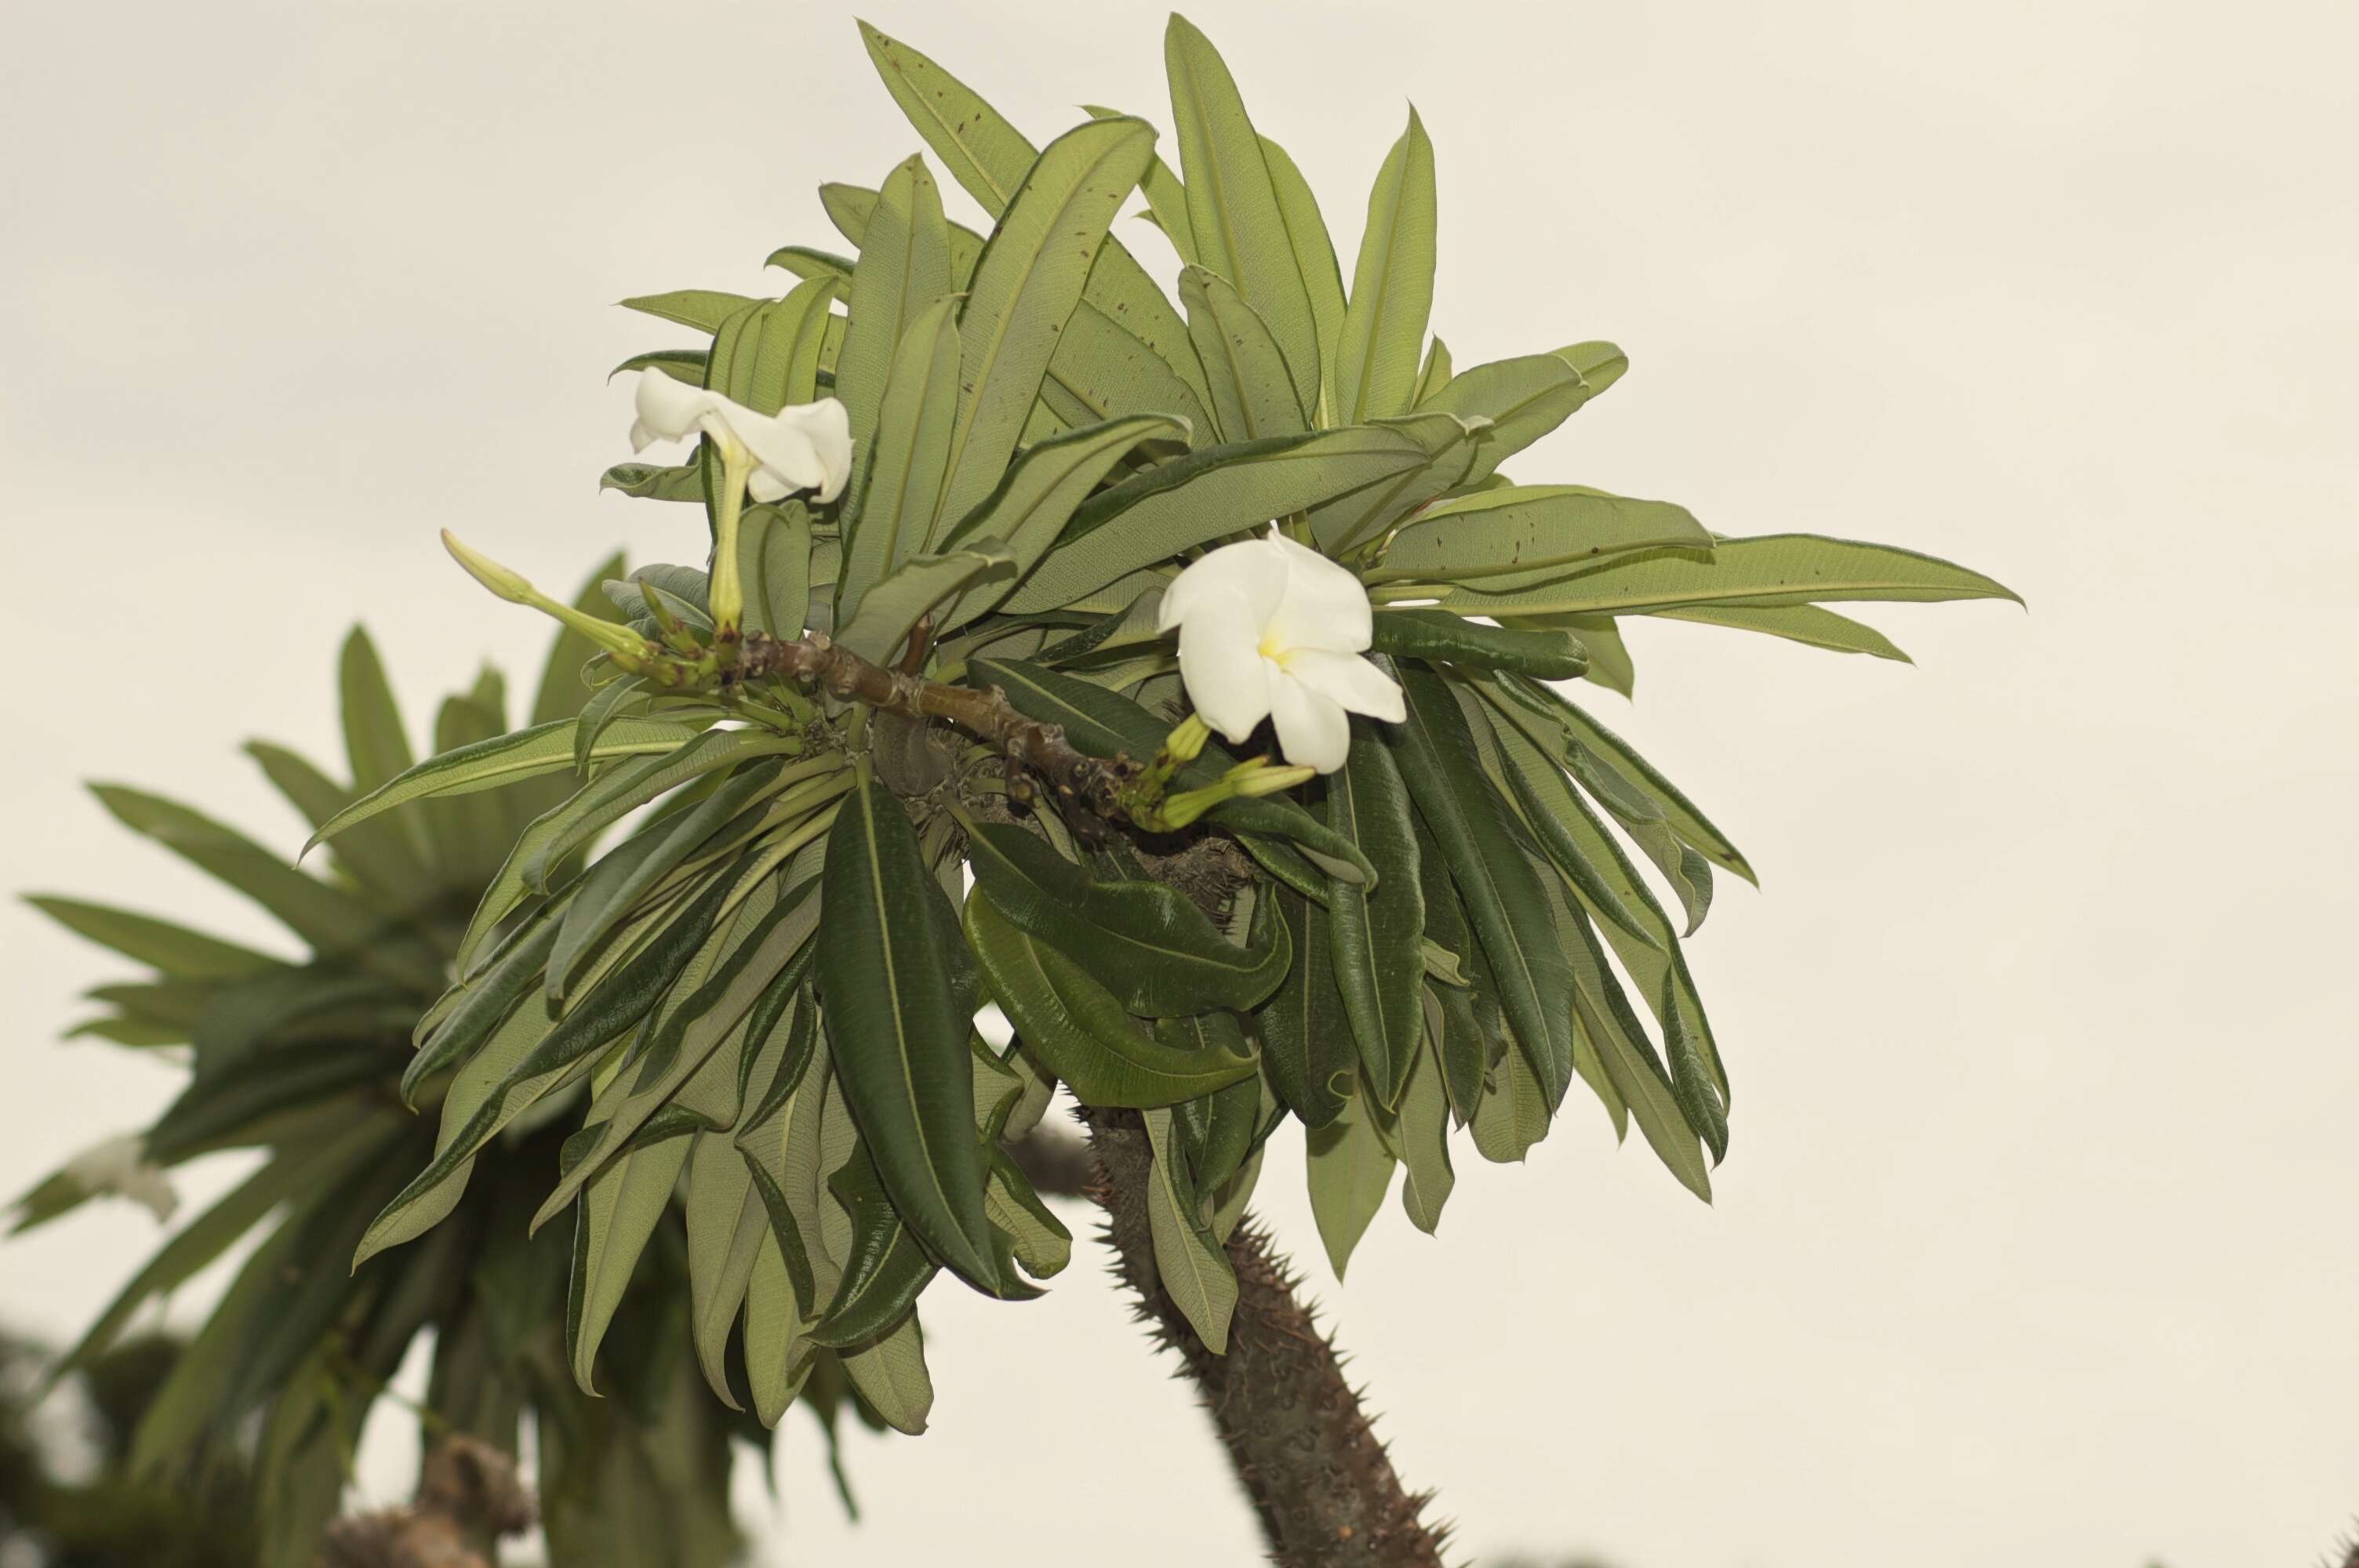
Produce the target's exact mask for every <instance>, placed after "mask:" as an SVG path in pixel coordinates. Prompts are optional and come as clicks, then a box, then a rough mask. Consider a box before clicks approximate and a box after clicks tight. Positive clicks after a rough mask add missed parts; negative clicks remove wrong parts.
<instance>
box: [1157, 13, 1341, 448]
mask: <svg viewBox="0 0 2359 1568" xmlns="http://www.w3.org/2000/svg"><path fill="white" fill-rule="evenodd" d="M1163 60H1164V69H1165V71H1166V72H1167V74H1168V75H1169V78H1170V83H1171V119H1172V133H1173V135H1174V138H1175V139H1176V140H1177V141H1178V142H1179V144H1180V175H1181V178H1184V179H1185V180H1186V181H1187V193H1188V226H1189V232H1190V235H1191V236H1192V238H1193V239H1194V242H1195V253H1196V255H1195V259H1196V261H1197V263H1198V264H1199V265H1202V266H1204V267H1205V268H1207V269H1209V270H1210V271H1212V272H1214V273H1217V274H1219V275H1220V276H1223V277H1224V278H1227V279H1228V280H1229V281H1230V282H1231V283H1234V285H1236V287H1237V292H1238V293H1239V294H1241V295H1243V296H1244V297H1245V301H1246V302H1247V303H1248V304H1250V305H1251V306H1252V307H1253V308H1254V309H1255V310H1256V311H1258V312H1259V313H1260V315H1261V318H1262V319H1263V320H1265V321H1266V322H1268V323H1269V328H1270V330H1271V332H1272V333H1273V334H1274V335H1275V336H1276V337H1277V342H1278V346H1279V348H1280V350H1281V351H1283V353H1284V354H1285V356H1286V362H1287V365H1288V368H1289V371H1290V373H1291V374H1292V377H1293V381H1294V393H1295V401H1296V402H1297V403H1298V404H1299V406H1302V407H1305V408H1316V407H1317V406H1319V376H1320V352H1319V351H1320V342H1319V326H1318V319H1317V316H1316V315H1315V314H1314V312H1313V311H1312V309H1311V305H1310V291H1309V289H1308V288H1307V287H1306V286H1305V285H1304V282H1303V274H1302V268H1301V265H1300V264H1299V263H1298V262H1297V261H1296V259H1295V250H1294V241H1293V237H1292V235H1291V234H1290V232H1288V227H1287V221H1286V214H1285V212H1284V211H1283V210H1282V209H1281V208H1280V206H1279V202H1278V197H1277V185H1276V183H1275V181H1274V180H1273V179H1272V178H1271V175H1270V168H1269V160H1268V158H1267V157H1266V155H1265V154H1264V152H1263V150H1262V140H1261V136H1260V135H1259V134H1258V133H1257V132H1256V131H1255V129H1254V126H1253V121H1252V120H1251V119H1250V118H1248V117H1247V115H1246V114H1245V101H1244V100H1243V99H1242V98H1241V97H1239V96H1238V93H1237V84H1236V81H1235V80H1234V78H1232V77H1231V76H1230V75H1229V68H1228V67H1227V65H1226V64H1224V63H1223V61H1222V59H1221V57H1220V53H1219V51H1218V50H1216V49H1213V48H1212V40H1211V39H1209V38H1205V37H1204V35H1203V34H1202V33H1201V32H1199V31H1197V30H1196V28H1195V27H1193V26H1191V25H1190V23H1189V22H1188V21H1187V19H1186V18H1184V17H1182V16H1177V15H1174V16H1172V18H1171V21H1170V25H1169V27H1168V28H1167V29H1166V31H1165V33H1164V38H1163Z"/></svg>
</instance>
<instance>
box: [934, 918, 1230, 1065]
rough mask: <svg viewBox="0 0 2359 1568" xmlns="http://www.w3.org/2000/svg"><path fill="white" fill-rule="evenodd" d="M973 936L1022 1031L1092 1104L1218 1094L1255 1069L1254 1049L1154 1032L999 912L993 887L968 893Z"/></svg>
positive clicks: (995, 993) (1030, 1047) (997, 992)
mask: <svg viewBox="0 0 2359 1568" xmlns="http://www.w3.org/2000/svg"><path fill="white" fill-rule="evenodd" d="M964 924H965V929H966V938H967V943H968V945H969V946H971V947H973V950H974V956H975V958H976V959H977V961H978V962H980V963H981V965H982V966H983V973H984V979H985V981H986V982H987V983H988V985H989V987H990V990H991V997H992V1000H995V1001H996V1002H997V1003H998V1004H999V1005H1000V1007H1001V1009H1002V1010H1003V1011H1006V1014H1007V1018H1008V1022H1010V1023H1012V1024H1013V1025H1015V1028H1016V1035H1017V1037H1018V1038H1020V1039H1021V1040H1022V1041H1023V1042H1024V1047H1025V1049H1026V1050H1027V1051H1029V1052H1030V1053H1031V1054H1033V1055H1034V1056H1035V1057H1036V1058H1038V1060H1039V1062H1040V1063H1041V1064H1042V1065H1044V1066H1046V1067H1047V1068H1048V1069H1049V1071H1050V1072H1051V1073H1053V1074H1055V1075H1056V1076H1058V1077H1059V1078H1060V1079H1062V1080H1063V1081H1064V1082H1065V1084H1066V1085H1067V1086H1068V1087H1071V1089H1072V1091H1073V1094H1074V1096H1075V1097H1076V1098H1079V1099H1080V1100H1081V1101H1082V1103H1083V1104H1085V1105H1099V1106H1157V1105H1169V1104H1172V1103H1174V1102H1175V1101H1179V1100H1184V1099H1193V1098H1196V1097H1197V1096H1198V1095H1202V1094H1210V1093H1212V1091H1213V1090H1215V1089H1218V1088H1221V1087H1223V1086H1225V1085H1228V1084H1232V1083H1234V1082H1236V1081H1237V1080H1239V1079H1241V1078H1245V1077H1250V1076H1252V1075H1253V1072H1254V1059H1253V1057H1251V1056H1249V1055H1245V1056H1240V1055H1232V1054H1228V1053H1226V1052H1225V1051H1213V1050H1203V1049H1187V1048H1182V1047H1178V1046H1174V1045H1171V1044H1166V1043H1163V1042H1161V1041H1158V1040H1156V1039H1151V1038H1149V1037H1148V1035H1147V1031H1146V1030H1145V1028H1144V1027H1143V1026H1141V1025H1140V1024H1139V1022H1137V1021H1136V1019H1134V1018H1132V1017H1131V1016H1130V1014H1129V1013H1128V1012H1126V1011H1124V1009H1123V1006H1122V1003H1121V1002H1120V1001H1119V1000H1116V999H1115V997H1114V993H1113V992H1111V991H1109V990H1107V989H1106V988H1105V987H1104V986H1103V985H1101V984H1099V983H1098V982H1097V981H1096V980H1095V979H1092V978H1091V977H1090V975H1089V974H1088V973H1087V972H1086V971H1085V970H1083V969H1082V967H1081V966H1080V965H1079V964H1078V963H1076V962H1074V960H1073V959H1072V958H1071V957H1069V956H1068V955H1067V954H1066V953H1064V952H1063V951H1061V950H1060V949H1058V948H1056V947H1053V946H1049V944H1048V943H1046V942H1043V941H1041V940H1040V939H1038V937H1035V936H1033V935H1029V934H1028V933H1027V932H1026V931H1024V930H1023V929H1022V928H1021V927H1019V926H1017V925H1016V923H1015V922H1014V921H1012V920H1011V919H1009V918H1008V917H1007V916H1006V914H1003V913H1001V912H1000V910H999V909H998V907H997V906H996V904H995V903H994V902H993V901H992V898H991V895H990V894H989V893H988V892H983V891H981V890H978V891H977V892H974V893H973V894H970V895H969V896H968V898H967V901H966V913H965V917H964Z"/></svg>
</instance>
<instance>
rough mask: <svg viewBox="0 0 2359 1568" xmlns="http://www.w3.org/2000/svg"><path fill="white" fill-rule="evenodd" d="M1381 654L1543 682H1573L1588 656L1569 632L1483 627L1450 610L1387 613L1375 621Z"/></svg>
mask: <svg viewBox="0 0 2359 1568" xmlns="http://www.w3.org/2000/svg"><path fill="white" fill-rule="evenodd" d="M1370 646H1371V648H1372V650H1373V651H1374V652H1375V653H1379V654H1393V655H1395V656H1396V657H1400V658H1411V659H1428V660H1432V661H1435V662H1438V663H1442V664H1453V665H1462V666H1464V667H1466V668H1468V669H1476V670H1513V671H1514V672H1516V673H1517V675H1527V676H1535V677H1537V678H1539V679H1542V680H1570V679H1571V678H1572V677H1573V676H1578V675H1580V674H1581V672H1582V671H1583V670H1585V669H1587V668H1588V667H1589V655H1588V654H1587V652H1586V651H1585V650H1584V649H1583V648H1582V645H1581V641H1580V639H1579V638H1577V637H1575V636H1573V635H1572V633H1570V632H1554V631H1546V630H1537V629H1536V630H1530V631H1518V630H1515V629H1512V628H1506V627H1499V626H1485V625H1483V624H1481V623H1480V622H1473V621H1469V620H1467V619H1466V618H1465V617H1464V616H1462V615H1455V614H1452V613H1451V611H1447V610H1414V609H1408V610H1404V609H1387V610H1385V611H1380V612H1379V613H1378V614H1377V615H1376V617H1375V642H1374V643H1371V644H1370Z"/></svg>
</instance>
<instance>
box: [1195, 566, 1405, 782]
mask: <svg viewBox="0 0 2359 1568" xmlns="http://www.w3.org/2000/svg"><path fill="white" fill-rule="evenodd" d="M1160 624H1161V629H1162V630H1164V631H1166V632H1169V630H1171V628H1173V627H1174V626H1177V627H1178V628H1180V680H1181V682H1182V683H1184V684H1185V685H1186V687H1188V697H1189V700H1190V701H1191V702H1193V703H1194V704H1195V705H1196V711H1197V713H1198V714H1199V715H1201V717H1202V719H1203V720H1204V722H1205V723H1207V724H1209V725H1211V726H1212V728H1213V729H1215V730H1219V731H1220V732H1221V733H1222V734H1223V735H1225V736H1226V737H1228V739H1229V740H1231V741H1243V740H1244V739H1245V737H1246V736H1247V735H1249V734H1251V733H1252V732H1253V729H1254V726H1255V725H1256V724H1259V723H1260V722H1261V721H1262V720H1263V719H1270V720H1271V721H1272V722H1273V723H1274V724H1275V726H1276V727H1277V743H1278V746H1279V748H1280V749H1281V750H1282V751H1284V752H1285V753H1286V760H1287V761H1288V762H1297V763H1300V764H1302V765H1303V766H1306V767H1312V768H1316V769H1318V770H1319V771H1320V772H1321V773H1333V772H1334V771H1335V770H1336V769H1337V768H1340V767H1342V766H1343V758H1344V754H1345V753H1346V752H1349V751H1350V750H1351V745H1352V721H1351V719H1350V718H1349V717H1348V716H1347V710H1348V712H1349V713H1364V714H1366V715H1367V716H1368V717H1369V718H1371V719H1387V720H1389V721H1391V722H1393V723H1396V724H1397V723H1399V722H1400V720H1401V719H1402V718H1403V716H1404V710H1403V708H1402V707H1401V693H1400V687H1397V686H1395V685H1394V684H1393V683H1392V681H1391V680H1390V679H1389V678H1388V677H1386V675H1385V673H1384V672H1383V671H1382V670H1380V669H1378V668H1376V666H1375V665H1372V664H1370V663H1369V662H1368V661H1367V660H1365V659H1364V658H1362V657H1360V655H1361V654H1364V653H1365V652H1366V651H1367V647H1368V643H1369V642H1370V640H1371V638H1372V637H1373V636H1374V633H1375V622H1374V619H1373V616H1372V614H1371V612H1370V611H1369V609H1368V593H1367V589H1364V588H1362V587H1361V586H1360V579H1358V578H1355V577H1353V575H1352V574H1351V573H1350V572H1348V571H1345V570H1344V569H1343V568H1342V567H1339V566H1337V565H1336V564H1335V563H1334V562H1332V561H1331V560H1329V559H1328V558H1327V557H1324V556H1322V555H1321V554H1319V552H1317V551H1316V550H1311V549H1306V548H1304V547H1303V546H1300V545H1298V544H1296V543H1295V542H1294V541H1293V540H1291V539H1288V538H1287V537H1285V536H1284V535H1281V534H1279V533H1278V531H1277V524H1274V523H1273V524H1270V530H1269V533H1268V535H1267V536H1266V537H1264V538H1259V539H1248V540H1246V541H1245V542H1243V543H1241V544H1235V545H1223V546H1221V548H1219V549H1217V550H1214V551H1213V552H1212V554H1210V555H1208V556H1206V557H1203V558H1202V559H1201V560H1199V561H1197V562H1196V563H1195V564H1194V565H1192V566H1190V567H1189V568H1188V569H1187V570H1185V571H1183V572H1181V573H1180V575H1179V577H1178V578H1176V579H1173V581H1172V584H1171V586H1170V587H1169V588H1168V589H1164V591H1163V608H1162V611H1161V616H1160Z"/></svg>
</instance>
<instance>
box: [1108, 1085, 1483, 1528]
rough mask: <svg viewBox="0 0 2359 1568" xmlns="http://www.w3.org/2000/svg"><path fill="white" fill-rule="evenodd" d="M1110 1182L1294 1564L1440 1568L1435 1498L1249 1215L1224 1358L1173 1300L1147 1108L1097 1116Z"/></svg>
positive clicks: (1163, 1317) (1124, 1234)
mask: <svg viewBox="0 0 2359 1568" xmlns="http://www.w3.org/2000/svg"><path fill="white" fill-rule="evenodd" d="M1087 1116H1088V1119H1089V1128H1090V1147H1091V1151H1092V1152H1093V1155H1094V1156H1095V1159H1096V1167H1097V1168H1096V1178H1095V1181H1094V1182H1093V1190H1092V1192H1091V1194H1090V1195H1091V1196H1092V1197H1093V1198H1094V1199H1095V1200H1096V1201H1097V1202H1098V1203H1099V1204H1100V1205H1101V1206H1103V1208H1104V1209H1105V1211H1106V1233H1107V1238H1108V1239H1109V1240H1110V1241H1111V1242H1112V1243H1113V1244H1114V1251H1115V1253H1116V1255H1117V1258H1118V1267H1119V1269H1120V1271H1121V1274H1122V1278H1123V1282H1124V1283H1125V1284H1127V1285H1128V1286H1129V1287H1130V1288H1131V1289H1132V1290H1133V1291H1134V1292H1136V1294H1137V1296H1138V1299H1139V1303H1140V1305H1141V1312H1142V1315H1143V1316H1144V1317H1145V1319H1146V1321H1147V1322H1148V1323H1149V1324H1151V1325H1153V1326H1154V1334H1155V1336H1156V1337H1157V1338H1158V1340H1159V1341H1161V1342H1162V1343H1163V1344H1165V1345H1168V1346H1170V1347H1171V1348H1172V1349H1174V1350H1177V1351H1178V1352H1179V1353H1180V1359H1181V1361H1182V1362H1183V1363H1184V1364H1185V1365H1186V1367H1187V1371H1188V1376H1189V1378H1190V1379H1191V1380H1193V1381H1194V1383H1195V1385H1196V1389H1197V1391H1198V1393H1199V1394H1200V1395H1201V1398H1202V1400H1203V1404H1204V1409H1205V1411H1207V1412H1208V1413H1209V1414H1210V1415H1211V1416H1212V1425H1213V1428H1214V1429H1215V1430H1216V1431H1217V1432H1218V1433H1220V1438H1221V1443H1222V1444H1223V1447H1225V1448H1226V1449H1227V1450H1228V1454H1229V1464H1230V1466H1231V1467H1232V1468H1233V1469H1234V1471H1235V1472H1236V1476H1237V1480H1238V1482H1239V1484H1241V1485H1242V1486H1243V1487H1245V1495H1246V1496H1247V1497H1249V1498H1251V1499H1252V1500H1253V1506H1254V1509H1255V1512H1256V1514H1257V1515H1258V1516H1259V1517H1260V1519H1261V1527H1262V1533H1263V1535H1264V1536H1265V1538H1266V1540H1267V1541H1268V1542H1269V1549H1270V1556H1271V1560H1272V1561H1273V1562H1275V1563H1279V1564H1281V1565H1282V1568H1379V1565H1381V1568H1440V1564H1441V1545H1442V1536H1443V1531H1442V1530H1439V1529H1436V1528H1432V1527H1430V1526H1428V1525H1427V1524H1426V1523H1425V1522H1424V1521H1423V1519H1422V1515H1423V1514H1424V1511H1425V1509H1426V1505H1427V1504H1428V1503H1429V1502H1430V1500H1431V1494H1430V1493H1422V1492H1418V1493H1413V1492H1409V1491H1408V1490H1406V1489H1405V1488H1404V1487H1402V1486H1401V1482H1400V1477H1399V1476H1397V1474H1395V1472H1394V1470H1393V1463H1392V1458H1391V1456H1390V1455H1389V1454H1387V1453H1386V1451H1385V1445H1384V1444H1382V1443H1380V1442H1378V1441H1377V1440H1376V1435H1375V1430H1374V1429H1373V1427H1372V1426H1371V1425H1370V1423H1369V1420H1368V1417H1367V1415H1366V1413H1365V1412H1364V1411H1362V1410H1361V1408H1360V1397H1359V1395H1358V1393H1357V1392H1356V1391H1355V1390H1353V1388H1352V1386H1351V1385H1350V1384H1348V1383H1346V1382H1345V1381H1344V1380H1343V1367H1342V1365H1341V1363H1340V1362H1339V1361H1338V1360H1337V1358H1336V1355H1335V1346H1334V1343H1333V1341H1332V1340H1331V1339H1329V1338H1328V1336H1325V1335H1324V1334H1322V1333H1321V1332H1320V1330H1319V1326H1318V1324H1317V1322H1316V1321H1315V1319H1314V1318H1313V1317H1312V1314H1311V1313H1310V1309H1309V1308H1307V1307H1305V1306H1304V1305H1302V1303H1300V1302H1299V1301H1297V1300H1296V1299H1295V1294H1294V1287H1295V1285H1296V1283H1297V1282H1298V1281H1297V1280H1296V1277H1295V1275H1294V1273H1293V1271H1291V1269H1289V1268H1288V1264H1287V1262H1286V1260H1285V1259H1284V1258H1283V1257H1281V1256H1280V1255H1279V1254H1278V1252H1277V1250H1276V1249H1274V1248H1273V1247H1272V1246H1271V1245H1270V1240H1269V1237H1268V1235H1267V1234H1266V1232H1265V1231H1263V1230H1262V1229H1261V1228H1260V1227H1259V1226H1257V1225H1256V1223H1255V1222H1254V1221H1253V1219H1252V1217H1250V1216H1248V1217H1246V1218H1245V1221H1244V1222H1243V1223H1241V1224H1240V1225H1239V1226H1238V1227H1237V1228H1236V1230H1235V1232H1234V1234H1233V1235H1232V1236H1231V1237H1230V1238H1229V1240H1228V1246H1227V1250H1228V1256H1229V1263H1230V1266H1231V1267H1233V1268H1234V1269H1235V1271H1236V1275H1237V1307H1236V1315H1235V1318H1234V1321H1233V1322H1232V1324H1231V1325H1230V1328H1229V1348H1228V1354H1227V1355H1225V1356H1215V1355H1214V1354H1212V1351H1211V1350H1209V1349H1207V1348H1206V1347H1205V1346H1204V1342H1203V1341H1202V1340H1201V1339H1199V1338H1198V1337H1197V1336H1196V1332H1195V1330H1194V1329H1192V1328H1190V1326H1189V1325H1188V1320H1187V1318H1186V1317H1185V1316H1183V1315H1182V1314H1181V1313H1180V1309H1179V1308H1178V1307H1177V1306H1176V1305H1174V1304H1173V1303H1172V1301H1171V1298H1170V1296H1169V1294H1168V1293H1167V1292H1165V1291H1164V1289H1163V1284H1162V1281H1161V1279H1160V1277H1159V1276H1158V1272H1157V1270H1156V1267H1155V1247H1154V1241H1153V1239H1152V1236H1151V1233H1150V1231H1149V1229H1148V1223H1147V1179H1148V1172H1147V1165H1148V1146H1147V1130H1146V1128H1145V1127H1144V1126H1143V1125H1142V1124H1141V1122H1140V1121H1139V1119H1138V1117H1137V1114H1136V1112H1125V1111H1114V1110H1092V1111H1089V1112H1088V1113H1087Z"/></svg>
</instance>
